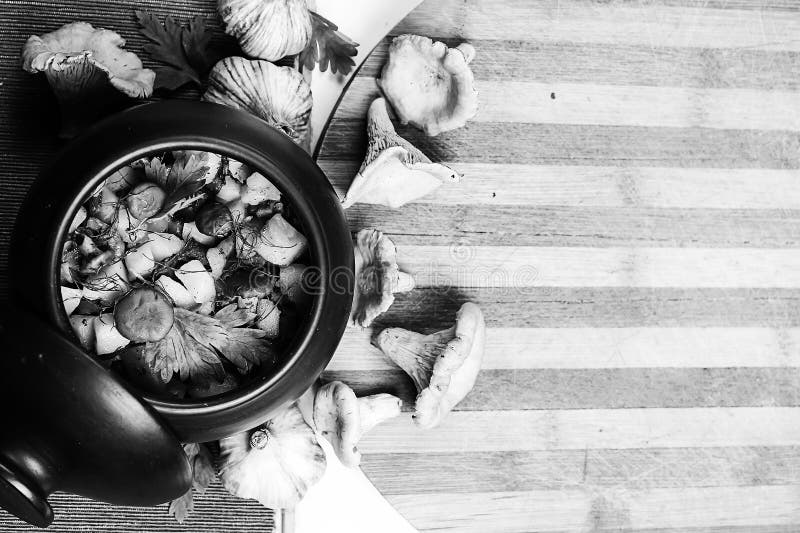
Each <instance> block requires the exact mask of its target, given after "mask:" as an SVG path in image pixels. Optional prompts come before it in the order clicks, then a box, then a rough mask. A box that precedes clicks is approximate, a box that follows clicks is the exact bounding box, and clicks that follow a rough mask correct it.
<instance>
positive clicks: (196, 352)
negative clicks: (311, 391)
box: [144, 304, 276, 386]
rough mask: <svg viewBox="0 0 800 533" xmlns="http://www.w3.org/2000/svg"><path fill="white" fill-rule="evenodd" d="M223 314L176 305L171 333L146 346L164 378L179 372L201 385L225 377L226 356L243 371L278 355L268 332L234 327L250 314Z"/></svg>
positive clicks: (148, 357) (147, 356)
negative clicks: (223, 359)
mask: <svg viewBox="0 0 800 533" xmlns="http://www.w3.org/2000/svg"><path fill="white" fill-rule="evenodd" d="M234 305H235V304H234ZM229 307H230V306H229ZM219 314H220V317H219V318H217V317H210V316H205V315H201V314H199V313H195V312H193V311H188V310H186V309H181V308H179V307H176V308H175V322H174V323H173V326H172V329H171V330H170V331H169V333H167V336H166V337H164V338H163V339H161V340H159V341H155V342H148V343H146V344H145V348H144V356H145V361H146V362H147V364H148V365H150V368H152V369H153V372H154V373H155V374H157V375H158V376H160V377H161V380H162V381H164V382H165V383H166V382H168V381H169V380H170V379H172V376H173V375H174V374H178V376H179V377H180V379H181V380H184V381H185V380H187V379H191V380H192V381H193V382H194V383H196V384H198V385H201V386H202V385H209V384H210V383H211V382H212V381H217V382H219V381H221V380H222V379H223V378H224V377H225V369H224V367H223V366H222V358H223V357H224V358H225V359H227V360H228V361H230V362H231V363H233V365H234V366H235V367H236V368H237V369H238V370H239V371H240V372H242V373H247V372H248V371H249V370H250V369H251V368H253V367H254V366H258V365H260V364H261V363H271V362H273V361H274V358H275V355H276V354H275V352H274V350H273V349H272V344H271V343H270V341H269V340H267V339H266V338H265V335H266V333H265V332H264V331H261V330H259V329H253V328H240V327H233V326H232V325H233V324H245V323H246V322H247V321H249V319H250V318H251V315H250V314H249V313H247V312H244V313H239V312H235V311H234V310H233V309H228V308H225V309H222V310H220V313H219Z"/></svg>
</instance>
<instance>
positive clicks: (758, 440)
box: [359, 407, 800, 453]
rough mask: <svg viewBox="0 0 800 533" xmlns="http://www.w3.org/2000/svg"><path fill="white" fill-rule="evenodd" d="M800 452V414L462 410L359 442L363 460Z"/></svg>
mask: <svg viewBox="0 0 800 533" xmlns="http://www.w3.org/2000/svg"><path fill="white" fill-rule="evenodd" d="M798 445H800V408H797V407H713V408H686V409H684V408H676V409H669V408H653V409H577V410H548V411H519V410H513V411H455V412H452V413H450V414H449V415H448V417H447V418H446V419H445V420H444V421H443V422H442V424H441V425H440V426H439V427H437V428H435V429H432V430H422V429H419V428H418V427H416V426H414V423H413V422H412V420H411V415H410V414H408V413H406V414H403V415H401V416H399V417H397V418H394V419H391V420H388V421H386V422H383V423H382V424H380V425H378V426H376V427H375V428H374V429H373V430H372V431H370V432H369V433H368V434H366V435H365V436H364V437H363V438H362V440H361V442H360V443H359V449H360V450H361V451H362V452H364V453H430V452H436V453H447V452H458V453H461V452H464V453H466V452H491V451H514V450H576V449H577V450H584V449H589V450H594V449H604V448H613V449H630V448H709V447H710V448H718V447H726V446H734V447H736V446H798Z"/></svg>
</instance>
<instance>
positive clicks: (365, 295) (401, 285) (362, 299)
mask: <svg viewBox="0 0 800 533" xmlns="http://www.w3.org/2000/svg"><path fill="white" fill-rule="evenodd" d="M355 267H356V268H355V280H356V286H355V291H353V292H354V294H353V308H352V310H351V311H350V324H351V325H357V326H361V327H367V326H369V325H370V324H372V321H373V320H375V318H376V317H377V316H378V315H380V314H381V313H383V312H384V311H386V310H387V309H389V306H390V305H392V302H394V293H396V292H406V291H410V290H411V289H413V288H414V278H412V277H411V274H407V273H405V272H401V271H400V268H399V267H398V266H397V248H396V247H395V245H394V243H393V242H392V241H391V239H389V237H387V236H385V235H384V234H383V233H381V232H380V231H378V230H376V229H362V230H361V231H359V232H358V234H357V235H356V243H355Z"/></svg>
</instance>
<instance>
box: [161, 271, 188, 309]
mask: <svg viewBox="0 0 800 533" xmlns="http://www.w3.org/2000/svg"><path fill="white" fill-rule="evenodd" d="M156 285H158V286H159V287H161V289H162V290H163V291H164V292H165V293H167V296H169V297H170V298H172V303H174V304H175V306H176V307H181V308H183V309H190V308H192V307H194V306H195V304H197V302H195V301H194V297H193V296H192V295H191V293H190V292H189V291H188V290H186V287H184V286H183V285H181V284H180V283H178V282H177V281H175V280H174V279H172V278H170V277H167V276H160V277H159V278H158V279H157V280H156Z"/></svg>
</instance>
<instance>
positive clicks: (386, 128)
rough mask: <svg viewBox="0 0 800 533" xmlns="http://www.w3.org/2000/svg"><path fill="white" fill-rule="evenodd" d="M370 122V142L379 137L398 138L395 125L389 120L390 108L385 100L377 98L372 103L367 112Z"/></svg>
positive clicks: (368, 128) (368, 127)
mask: <svg viewBox="0 0 800 533" xmlns="http://www.w3.org/2000/svg"><path fill="white" fill-rule="evenodd" d="M367 116H368V117H369V122H368V124H367V135H368V138H369V139H370V140H372V139H376V138H379V137H386V136H396V135H397V132H395V129H394V125H392V120H391V119H390V118H389V111H388V106H387V104H386V99H385V98H376V99H375V100H373V101H372V103H371V104H370V106H369V111H368V112H367Z"/></svg>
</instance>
